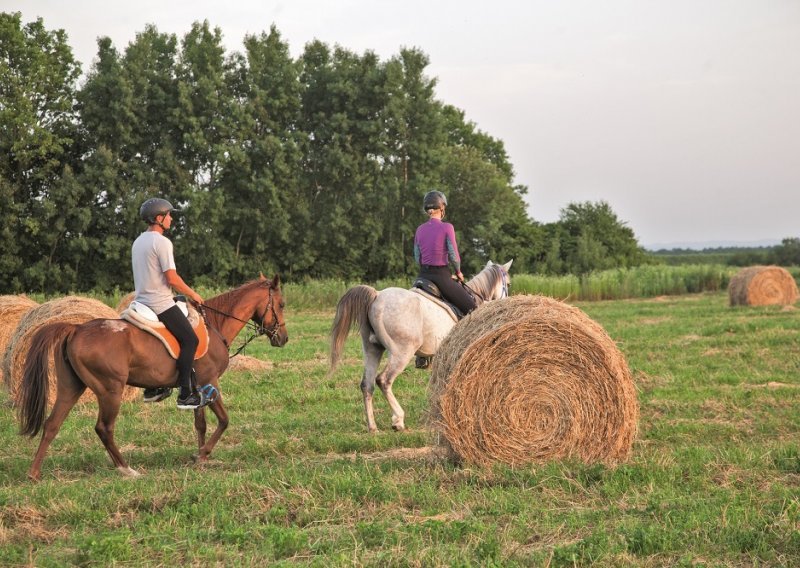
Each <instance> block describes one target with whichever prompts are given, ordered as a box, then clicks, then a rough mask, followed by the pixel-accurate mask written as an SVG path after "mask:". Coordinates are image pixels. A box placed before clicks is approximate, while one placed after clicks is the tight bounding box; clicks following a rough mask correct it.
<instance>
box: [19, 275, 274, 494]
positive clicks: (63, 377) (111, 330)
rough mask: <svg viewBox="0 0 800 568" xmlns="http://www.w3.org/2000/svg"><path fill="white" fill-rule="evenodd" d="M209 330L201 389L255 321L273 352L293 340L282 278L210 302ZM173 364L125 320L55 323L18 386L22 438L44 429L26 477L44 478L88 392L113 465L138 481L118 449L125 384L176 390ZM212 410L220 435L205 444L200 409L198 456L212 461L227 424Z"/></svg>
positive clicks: (218, 403)
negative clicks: (48, 459)
mask: <svg viewBox="0 0 800 568" xmlns="http://www.w3.org/2000/svg"><path fill="white" fill-rule="evenodd" d="M205 306H206V308H205V309H204V310H203V311H204V312H205V314H206V321H207V323H208V327H209V328H210V329H209V346H208V352H207V353H206V354H205V355H204V356H203V357H201V358H200V359H197V360H196V361H195V371H196V376H197V384H198V386H204V385H208V384H211V385H213V386H214V388H216V389H217V390H219V377H220V375H222V373H223V372H224V371H225V369H226V368H227V367H228V348H229V347H230V345H231V343H232V342H233V340H234V339H235V338H236V336H237V335H238V334H239V332H240V331H241V330H242V328H243V327H244V326H245V325H246V324H247V323H248V322H249V320H252V321H253V322H255V324H256V331H257V332H258V334H259V335H261V334H266V335H267V336H268V337H269V339H270V343H271V344H272V345H273V346H275V347H283V346H284V345H285V344H286V342H287V341H288V340H289V336H288V335H287V333H286V324H285V323H284V320H283V307H284V302H283V297H282V295H281V289H280V278H279V277H278V276H277V275H275V277H274V278H273V279H272V280H268V279H266V278H264V276H263V275H262V276H261V277H260V278H259V279H257V280H253V281H252V282H248V283H247V284H244V285H242V286H240V287H238V288H236V289H234V290H231V291H230V292H226V293H224V294H221V295H219V296H216V297H215V298H212V299H210V300H208V301H207V302H206V303H205ZM53 348H55V354H56V356H55V364H56V376H57V379H58V382H57V394H56V401H55V404H54V405H53V410H52V411H51V412H50V416H49V417H48V418H47V420H46V421H45V419H44V418H45V412H46V409H47V391H48V388H47V384H48V379H47V375H48V362H49V359H50V356H51V352H52V351H53ZM177 377H178V371H177V368H176V366H175V360H174V359H172V358H171V357H170V355H169V354H168V353H167V350H166V348H165V347H164V345H163V344H162V343H161V342H160V341H159V340H158V339H157V338H155V337H154V336H152V335H151V334H149V333H147V332H145V331H142V330H141V329H139V328H137V327H135V326H133V325H131V324H129V323H128V322H126V321H124V320H119V319H95V320H92V321H89V322H86V323H84V324H81V325H76V324H70V323H53V324H50V325H47V326H44V327H43V328H42V329H40V330H39V331H38V332H37V333H36V334H35V335H34V337H33V339H32V342H31V347H30V351H29V352H28V357H27V359H26V362H25V367H24V371H23V377H22V384H21V385H20V422H21V426H20V433H21V434H23V435H28V436H30V437H34V436H36V434H37V433H38V432H39V430H42V426H44V430H43V432H42V439H41V442H39V448H38V449H37V450H36V455H35V456H34V458H33V463H32V464H31V467H30V470H28V477H30V478H31V479H33V480H35V481H38V480H39V479H41V467H42V461H43V460H44V455H45V453H46V452H47V448H48V446H49V445H50V443H51V442H52V441H53V439H54V438H55V437H56V434H58V430H59V428H61V425H62V424H63V422H64V419H65V418H66V417H67V415H68V414H69V411H70V410H71V409H72V407H73V406H74V405H75V403H76V402H77V401H78V399H79V398H80V396H81V394H83V391H84V390H86V388H87V387H88V388H90V389H92V391H94V393H95V395H96V396H97V403H98V406H99V412H98V417H97V424H96V425H95V432H97V435H98V436H99V437H100V440H101V441H102V442H103V445H104V446H105V448H106V450H107V451H108V454H109V456H111V461H112V462H114V465H115V466H116V468H117V469H118V470H119V471H120V473H122V474H123V475H127V476H138V475H139V473H138V472H137V471H136V470H134V469H132V468H130V467H129V466H128V464H127V463H126V462H125V459H124V458H123V457H122V454H120V451H119V448H117V445H116V444H115V443H114V423H115V422H116V419H117V415H118V414H119V409H120V404H121V401H122V399H121V397H122V391H123V389H124V388H125V385H126V384H128V385H132V386H136V387H143V388H153V387H172V386H175V384H176V382H177ZM209 407H210V408H211V410H212V411H213V412H214V414H215V415H216V416H217V421H218V424H217V429H216V430H215V431H214V433H213V434H212V435H211V437H210V438H209V440H208V442H206V417H205V409H204V408H198V409H196V410H195V411H194V427H195V431H196V432H197V443H198V447H199V452H198V456H197V459H198V460H199V461H206V460H207V459H208V455H209V454H210V453H211V450H212V449H213V448H214V445H215V444H216V443H217V442H218V441H219V439H220V436H222V433H223V432H224V431H225V428H227V426H228V413H227V412H226V411H225V407H224V406H223V404H222V396H217V398H216V400H215V401H214V402H211V403H210V404H209Z"/></svg>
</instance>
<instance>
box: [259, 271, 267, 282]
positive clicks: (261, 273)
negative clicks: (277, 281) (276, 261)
mask: <svg viewBox="0 0 800 568" xmlns="http://www.w3.org/2000/svg"><path fill="white" fill-rule="evenodd" d="M258 279H259V280H266V279H267V278H266V277H265V276H264V273H263V272H260V271H259V273H258Z"/></svg>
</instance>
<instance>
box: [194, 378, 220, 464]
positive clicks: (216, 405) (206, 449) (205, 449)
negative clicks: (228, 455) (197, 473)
mask: <svg viewBox="0 0 800 568" xmlns="http://www.w3.org/2000/svg"><path fill="white" fill-rule="evenodd" d="M214 386H216V387H217V388H219V386H218V385H214ZM208 407H209V408H210V409H211V411H212V412H213V413H214V414H215V415H216V417H217V428H216V430H214V433H213V434H211V438H209V439H208V442H206V443H205V444H203V445H202V446H201V447H200V450H199V451H198V453H197V461H199V462H204V461H207V460H208V455H209V454H210V453H211V450H213V449H214V446H216V445H217V442H218V441H219V439H220V438H221V437H222V433H223V432H224V431H225V429H226V428H227V427H228V411H227V410H225V406H224V405H223V404H222V394H219V395H218V396H217V400H215V401H214V402H212V403H211V404H209V405H208ZM201 412H203V409H202V408H198V409H197V410H195V411H194V418H195V425H197V415H198V414H199V413H201ZM203 422H205V417H203Z"/></svg>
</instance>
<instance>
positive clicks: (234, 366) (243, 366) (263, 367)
mask: <svg viewBox="0 0 800 568" xmlns="http://www.w3.org/2000/svg"><path fill="white" fill-rule="evenodd" d="M271 369H272V361H265V360H263V359H256V358H255V357H250V356H249V355H237V356H235V357H234V358H233V359H231V360H230V363H228V369H227V370H228V371H270V370H271Z"/></svg>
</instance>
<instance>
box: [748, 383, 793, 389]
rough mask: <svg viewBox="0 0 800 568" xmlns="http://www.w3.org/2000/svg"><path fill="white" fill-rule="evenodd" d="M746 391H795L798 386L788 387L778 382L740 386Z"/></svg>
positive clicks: (786, 384)
mask: <svg viewBox="0 0 800 568" xmlns="http://www.w3.org/2000/svg"><path fill="white" fill-rule="evenodd" d="M742 387H743V388H746V389H797V388H800V385H790V384H788V383H780V382H778V381H769V382H768V383H763V384H760V385H742Z"/></svg>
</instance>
